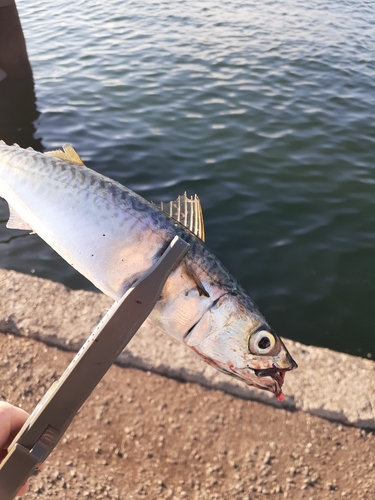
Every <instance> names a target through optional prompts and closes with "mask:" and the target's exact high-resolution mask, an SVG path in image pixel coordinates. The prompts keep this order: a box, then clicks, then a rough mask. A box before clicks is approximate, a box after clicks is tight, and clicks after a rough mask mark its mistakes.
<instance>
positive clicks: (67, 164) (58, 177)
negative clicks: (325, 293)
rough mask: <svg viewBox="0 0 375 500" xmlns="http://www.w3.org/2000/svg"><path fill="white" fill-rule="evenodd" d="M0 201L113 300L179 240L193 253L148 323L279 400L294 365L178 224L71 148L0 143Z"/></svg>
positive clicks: (13, 221) (13, 218) (14, 223)
mask: <svg viewBox="0 0 375 500" xmlns="http://www.w3.org/2000/svg"><path fill="white" fill-rule="evenodd" d="M0 196H1V197H3V198H4V199H5V200H6V201H7V202H8V205H9V208H10V217H9V221H8V224H7V226H8V227H10V228H17V229H26V230H30V231H32V232H35V233H37V234H38V235H39V236H40V237H41V238H42V239H43V240H44V241H46V243H48V244H49V245H50V246H51V247H52V248H53V249H54V250H55V251H56V252H57V253H59V254H60V255H61V256H62V257H63V258H64V259H65V260H66V261H67V262H68V263H69V264H71V265H72V266H73V267H74V268H75V269H76V270H77V271H79V272H80V273H81V274H83V275H84V276H85V277H86V278H88V279H89V280H90V281H91V282H92V283H94V285H95V286H96V287H97V288H99V289H100V290H101V291H102V292H103V293H105V294H107V295H109V296H110V297H112V298H113V299H114V300H118V299H119V298H120V297H121V296H122V295H123V293H125V291H126V290H127V289H128V288H129V287H130V286H131V285H132V284H133V283H134V282H135V281H136V280H137V279H138V278H139V277H140V276H141V275H142V274H143V273H144V272H145V271H147V270H148V269H149V268H150V267H151V266H152V265H153V264H154V263H155V261H156V260H157V259H158V258H159V257H160V255H161V254H162V253H163V251H164V250H165V249H166V247H167V246H168V244H169V243H170V241H171V240H172V239H173V237H174V236H175V235H176V234H178V235H179V236H180V237H181V238H182V239H184V240H185V241H187V242H188V243H189V244H190V249H189V252H188V254H187V256H186V257H185V258H184V260H183V261H182V263H181V264H180V265H179V266H178V267H177V268H176V269H175V271H173V273H172V274H171V275H170V277H169V278H168V280H167V282H166V284H165V286H164V288H163V291H162V296H161V297H160V300H159V301H158V302H157V304H156V306H155V308H154V310H153V312H152V313H151V315H150V318H149V319H150V320H151V321H152V322H153V323H154V324H155V325H156V326H158V327H160V328H161V329H162V330H164V331H165V332H166V333H167V334H169V335H171V336H172V337H174V338H176V339H177V340H178V341H180V342H182V343H184V344H185V345H187V346H189V347H190V348H192V349H193V350H194V351H195V352H196V353H197V354H198V355H199V356H201V357H202V358H203V359H204V360H205V361H206V362H207V363H209V364H211V365H212V366H215V367H216V368H217V369H219V370H220V371H223V372H225V373H228V374H229V375H232V376H235V377H237V378H239V379H241V380H243V381H245V382H246V383H247V384H249V385H253V386H256V387H258V388H261V389H265V390H269V391H271V392H273V393H274V394H275V395H276V396H278V398H279V399H282V384H283V381H284V374H285V372H286V371H289V370H292V369H293V368H295V367H296V366H297V365H296V363H295V362H294V361H293V359H292V358H291V356H290V354H289V353H288V351H287V349H286V348H285V346H284V344H283V343H282V341H281V339H280V338H279V337H278V336H277V335H276V333H275V332H274V331H273V330H272V329H271V327H270V326H269V325H268V323H267V321H266V320H265V318H264V317H263V316H262V314H261V313H260V312H259V310H258V308H257V307H256V305H255V304H254V302H253V301H252V300H251V298H250V297H249V296H248V295H247V294H246V292H245V291H244V290H243V289H242V288H241V287H240V286H239V285H238V284H237V282H236V280H235V279H234V278H233V277H232V276H231V275H230V273H229V272H228V271H227V270H226V269H225V267H224V266H223V265H222V264H221V262H220V261H219V260H218V259H217V258H216V257H215V256H214V255H213V254H212V253H211V252H210V251H209V250H208V249H207V247H206V245H205V244H204V242H203V241H202V240H201V239H200V238H198V237H197V236H196V235H194V234H193V233H192V232H191V231H190V230H188V229H187V228H186V227H184V226H183V225H182V224H181V223H180V222H178V221H176V219H175V218H174V217H171V216H169V215H167V214H166V213H165V211H163V210H161V209H159V208H158V207H156V206H155V205H153V204H151V203H149V202H147V201H146V200H144V199H143V198H142V197H140V196H139V195H137V194H136V193H134V192H132V191H131V190H129V189H127V188H126V187H124V186H122V185H121V184H119V183H117V182H115V181H113V180H111V179H109V178H107V177H105V176H103V175H101V174H98V173H97V172H94V171H93V170H91V169H89V168H87V167H86V166H85V165H84V164H83V162H82V160H81V159H80V158H79V156H78V155H77V153H76V152H75V151H74V149H73V148H72V147H71V146H69V145H66V146H64V151H53V152H50V153H38V152H35V151H33V150H25V149H22V148H19V147H17V146H7V145H5V144H4V143H1V142H0Z"/></svg>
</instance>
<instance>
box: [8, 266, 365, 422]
mask: <svg viewBox="0 0 375 500" xmlns="http://www.w3.org/2000/svg"><path fill="white" fill-rule="evenodd" d="M0 290H1V301H0V332H1V333H10V334H14V335H19V336H25V337H29V338H34V339H37V340H39V341H42V342H45V343H47V344H49V345H53V346H56V347H59V348H62V349H68V350H72V351H78V349H79V348H80V347H81V345H82V344H83V342H84V341H85V340H86V338H87V337H88V336H89V335H90V333H91V332H92V330H93V329H94V327H95V326H96V324H97V323H98V322H99V320H100V319H101V318H102V316H103V315H104V313H105V312H106V310H107V309H108V308H109V307H110V306H111V304H112V300H111V299H110V298H108V297H106V296H105V295H102V294H96V293H92V292H86V291H83V290H69V289H67V288H66V287H65V286H64V285H61V284H59V283H54V282H52V281H48V280H45V279H42V278H37V277H34V276H29V275H24V274H20V273H17V272H15V271H6V270H4V269H0ZM284 340H285V339H284ZM285 343H286V345H287V347H288V349H289V350H290V352H291V353H292V356H293V357H294V358H295V359H296V361H297V363H298V365H299V368H298V370H295V371H293V372H291V373H288V374H287V376H286V377H285V385H284V393H285V396H286V397H285V401H284V402H283V403H279V402H278V401H277V399H276V398H275V397H274V396H273V395H271V394H269V393H266V392H264V391H259V390H257V389H253V388H249V387H247V386H246V385H245V384H244V383H242V382H239V381H237V380H235V379H232V378H230V377H228V376H227V375H224V374H221V373H219V372H218V371H217V370H215V369H213V368H211V367H210V366H208V365H206V364H205V363H204V362H203V361H202V360H201V359H200V358H199V357H198V356H196V355H195V354H194V353H193V352H192V351H191V350H190V349H188V348H186V347H185V346H183V345H180V344H178V343H177V342H175V341H174V340H173V339H171V338H169V337H168V336H166V335H165V333H163V332H161V331H160V330H158V329H156V328H154V327H152V326H150V325H147V324H146V325H144V326H143V327H142V328H141V329H140V330H139V331H138V332H137V334H136V335H135V337H134V339H133V340H132V341H131V343H130V344H129V346H128V347H127V348H126V350H125V351H124V352H123V353H122V354H121V355H120V357H119V358H118V364H120V365H122V366H125V367H130V366H131V367H136V368H140V369H142V370H148V371H151V372H154V373H158V374H161V375H164V376H167V377H172V378H176V379H178V380H183V381H188V382H194V383H198V384H201V385H203V386H205V387H208V388H213V389H218V390H222V391H224V392H227V393H229V394H233V395H235V396H238V397H241V398H244V399H249V400H254V401H260V402H263V403H266V404H268V405H273V406H275V407H277V408H286V409H289V410H294V411H303V412H306V413H309V414H311V415H316V416H319V417H322V418H326V419H329V420H332V421H335V422H340V423H342V424H345V425H352V426H356V427H360V428H364V429H371V430H375V362H374V361H372V360H367V359H363V358H357V357H354V356H350V355H348V354H343V353H340V352H336V351H331V350H329V349H322V348H318V347H313V346H306V345H303V344H300V343H297V342H293V341H291V340H285ZM0 376H1V375H0Z"/></svg>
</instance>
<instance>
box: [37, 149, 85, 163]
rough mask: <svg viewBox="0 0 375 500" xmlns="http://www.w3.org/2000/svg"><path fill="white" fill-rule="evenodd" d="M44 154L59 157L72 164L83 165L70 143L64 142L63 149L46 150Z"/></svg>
mask: <svg viewBox="0 0 375 500" xmlns="http://www.w3.org/2000/svg"><path fill="white" fill-rule="evenodd" d="M44 154H46V155H51V156H55V157H56V158H60V160H64V161H66V162H67V163H72V164H73V165H80V166H84V165H85V164H84V163H83V161H82V158H81V157H80V156H79V154H78V153H77V151H76V150H75V149H74V148H73V146H72V145H71V144H64V145H63V151H61V150H60V149H57V150H56V151H46V152H45V153H44Z"/></svg>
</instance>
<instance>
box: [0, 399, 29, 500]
mask: <svg viewBox="0 0 375 500" xmlns="http://www.w3.org/2000/svg"><path fill="white" fill-rule="evenodd" d="M28 416H29V415H28V414H27V413H26V412H25V411H24V410H21V408H17V407H15V406H12V405H11V404H9V403H5V402H4V401H0V462H1V460H3V459H4V458H5V456H6V454H7V448H8V446H9V445H10V443H11V442H12V441H13V439H14V438H15V436H16V435H17V433H18V431H19V430H20V429H21V427H22V426H23V424H24V423H25V421H26V419H27V417H28ZM27 487H28V484H27V483H26V484H24V485H23V486H22V488H21V489H20V491H19V492H18V495H23V494H24V493H26V491H27Z"/></svg>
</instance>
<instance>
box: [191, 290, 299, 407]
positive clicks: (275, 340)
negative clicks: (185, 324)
mask: <svg viewBox="0 0 375 500" xmlns="http://www.w3.org/2000/svg"><path fill="white" fill-rule="evenodd" d="M185 342H186V344H187V345H189V346H190V347H191V348H192V349H193V350H194V351H195V352H196V353H197V354H198V355H199V356H201V357H202V358H203V359H204V360H205V361H206V362H207V363H208V364H210V365H211V366H214V367H215V368H217V369H218V370H220V371H221V372H224V373H227V374H229V375H232V376H234V377H236V378H238V379H240V380H242V381H244V382H245V383H246V384H248V385H249V386H255V387H257V388H259V389H264V390H266V391H270V392H272V393H274V394H275V396H276V397H277V398H278V399H279V400H283V394H282V385H283V383H284V376H285V372H287V371H290V370H293V369H294V368H296V367H297V363H296V362H295V361H294V360H293V359H292V357H291V355H290V354H289V352H288V350H287V348H286V347H285V345H284V343H283V342H282V340H281V339H280V337H279V336H278V335H277V334H276V333H275V332H274V331H273V330H272V328H271V327H270V326H269V325H268V323H267V322H266V320H265V319H264V317H263V316H262V315H261V313H260V312H259V311H258V310H257V309H256V306H255V305H254V307H251V308H249V307H246V305H244V304H243V303H241V302H240V301H238V300H237V298H236V297H235V296H233V295H230V294H225V295H223V296H222V297H220V298H219V299H218V300H217V301H216V302H215V303H214V304H213V305H212V307H211V308H210V309H208V310H207V311H206V313H205V314H204V315H203V316H202V318H201V320H200V321H199V322H198V323H197V324H196V325H195V327H194V328H193V329H192V330H191V332H190V333H189V336H188V337H187V338H186V339H185Z"/></svg>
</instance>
